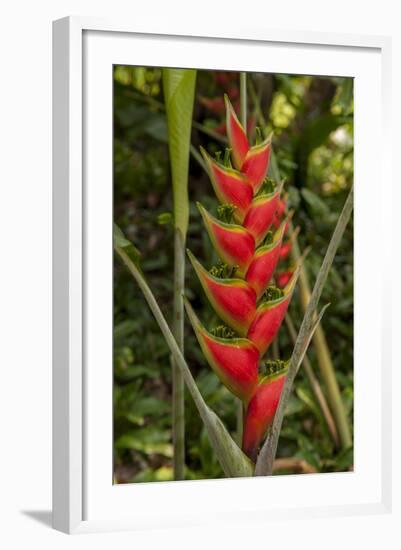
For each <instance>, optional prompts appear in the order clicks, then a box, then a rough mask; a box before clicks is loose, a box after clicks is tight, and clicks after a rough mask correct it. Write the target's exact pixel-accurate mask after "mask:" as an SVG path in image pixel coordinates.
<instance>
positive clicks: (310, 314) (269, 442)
mask: <svg viewBox="0 0 401 550" xmlns="http://www.w3.org/2000/svg"><path fill="white" fill-rule="evenodd" d="M353 191H354V190H353V187H352V188H351V190H350V192H349V194H348V197H347V200H346V201H345V204H344V207H343V210H342V212H341V214H340V217H339V218H338V221H337V225H336V228H335V230H334V233H333V235H332V237H331V240H330V243H329V246H328V248H327V251H326V255H325V257H324V260H323V263H322V265H321V267H320V270H319V273H318V276H317V279H316V282H315V286H314V287H313V291H312V295H311V298H310V301H309V304H308V307H307V308H306V312H305V316H304V318H303V321H302V324H301V328H300V330H299V333H298V337H297V340H296V343H295V346H294V351H293V353H292V356H291V360H290V365H289V368H288V373H287V377H286V381H285V384H284V387H283V391H282V393H281V397H280V403H279V405H278V408H277V411H276V414H275V417H274V420H273V425H272V427H271V430H270V433H269V435H268V437H267V439H266V441H265V443H264V444H263V447H262V449H261V451H260V453H259V456H258V459H257V462H256V467H255V475H256V476H263V475H272V471H273V463H274V459H275V456H276V452H277V445H278V439H279V436H280V431H281V426H282V423H283V418H284V412H285V408H286V406H287V403H288V400H289V398H290V394H291V390H292V385H293V383H294V379H295V376H296V374H297V370H298V367H299V365H300V363H301V361H302V359H301V358H303V355H302V354H305V352H306V349H305V346H306V347H307V345H308V343H309V341H308V339H309V340H310V335H311V334H313V332H312V333H311V327H312V326H313V324H314V323H315V324H316V323H317V322H318V321H319V318H318V320H317V321H316V320H315V319H316V313H315V312H316V307H317V305H318V302H319V300H320V297H321V294H322V291H323V287H324V285H325V283H326V280H327V276H328V274H329V271H330V268H331V266H332V263H333V260H334V256H335V254H336V252H337V249H338V247H339V245H340V242H341V239H342V237H343V235H344V231H345V228H346V226H347V224H348V222H349V219H350V217H351V213H352V210H353V200H354V192H353ZM300 359H301V360H300Z"/></svg>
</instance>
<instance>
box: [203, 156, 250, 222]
mask: <svg viewBox="0 0 401 550" xmlns="http://www.w3.org/2000/svg"><path fill="white" fill-rule="evenodd" d="M201 152H202V154H203V157H204V159H205V161H206V164H207V166H208V170H209V175H210V180H211V182H212V184H213V188H214V192H215V193H216V195H217V198H218V199H219V201H220V202H221V203H222V204H232V205H234V206H235V208H236V210H235V217H236V218H237V219H238V221H239V222H240V223H241V222H242V221H243V219H244V217H245V214H246V213H247V211H248V209H249V205H250V204H251V202H252V197H253V191H252V186H251V185H250V184H249V182H248V180H247V178H246V177H245V176H244V175H243V174H241V172H237V171H236V170H232V169H231V168H227V167H225V166H223V165H222V164H219V163H218V162H216V161H215V160H213V159H212V157H210V156H209V155H208V154H207V153H206V151H205V150H204V149H201Z"/></svg>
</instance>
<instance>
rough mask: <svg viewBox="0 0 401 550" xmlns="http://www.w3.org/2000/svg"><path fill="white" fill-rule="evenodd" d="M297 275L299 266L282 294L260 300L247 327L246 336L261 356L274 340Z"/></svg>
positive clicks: (285, 311)
mask: <svg viewBox="0 0 401 550" xmlns="http://www.w3.org/2000/svg"><path fill="white" fill-rule="evenodd" d="M298 275H299V268H298V269H297V270H296V271H295V272H294V274H293V276H292V278H291V280H290V281H289V283H288V284H287V286H286V287H285V288H284V290H283V291H282V292H283V295H282V296H281V297H280V298H278V299H276V300H269V301H267V302H262V303H261V304H260V305H259V306H258V308H257V310H256V315H255V318H254V320H253V322H252V324H251V326H250V327H249V330H248V333H247V336H246V337H247V338H248V339H249V340H251V341H252V342H253V343H254V344H255V346H256V347H257V348H258V350H259V351H260V355H261V356H262V355H263V354H264V353H265V352H266V350H267V349H268V347H269V346H270V344H271V343H272V341H273V340H274V338H275V336H276V334H277V332H278V330H279V328H280V326H281V323H282V322H283V319H284V317H285V314H286V313H287V309H288V306H289V303H290V301H291V297H292V294H293V291H294V288H295V284H296V282H297V279H298Z"/></svg>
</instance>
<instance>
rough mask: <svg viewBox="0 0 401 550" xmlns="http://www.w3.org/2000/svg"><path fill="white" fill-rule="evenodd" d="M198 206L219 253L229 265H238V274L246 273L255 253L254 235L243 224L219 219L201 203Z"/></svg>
mask: <svg viewBox="0 0 401 550" xmlns="http://www.w3.org/2000/svg"><path fill="white" fill-rule="evenodd" d="M198 208H199V211H200V213H201V215H202V218H203V221H204V223H205V227H206V230H207V232H208V234H209V237H210V240H211V241H212V243H213V246H214V248H215V250H216V252H217V254H218V255H219V256H220V258H221V259H222V260H223V261H224V262H225V263H226V264H227V265H229V266H232V267H234V266H238V270H237V271H236V275H244V274H245V273H246V271H247V269H248V266H249V264H250V263H251V261H252V259H253V257H254V254H255V239H254V238H253V236H252V235H251V234H250V233H249V231H247V230H246V229H244V228H243V227H242V226H241V225H234V224H231V223H224V222H221V221H219V220H218V219H216V218H215V217H214V216H212V215H211V214H209V212H208V211H207V210H205V208H203V206H202V205H201V204H199V203H198Z"/></svg>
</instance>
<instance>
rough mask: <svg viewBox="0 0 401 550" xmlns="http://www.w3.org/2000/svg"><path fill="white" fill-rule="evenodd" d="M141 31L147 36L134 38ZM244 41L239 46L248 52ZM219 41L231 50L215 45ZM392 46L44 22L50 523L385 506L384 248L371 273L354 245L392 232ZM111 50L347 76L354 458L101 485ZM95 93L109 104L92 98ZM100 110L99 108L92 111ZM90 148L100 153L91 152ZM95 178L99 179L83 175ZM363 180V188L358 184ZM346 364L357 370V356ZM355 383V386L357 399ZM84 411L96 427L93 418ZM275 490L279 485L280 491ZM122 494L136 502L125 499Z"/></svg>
mask: <svg viewBox="0 0 401 550" xmlns="http://www.w3.org/2000/svg"><path fill="white" fill-rule="evenodd" d="M140 43H143V44H146V46H147V47H146V48H145V47H143V48H141V47H140V46H139V44H140ZM183 44H185V46H186V47H185V48H183V47H182V46H183ZM161 45H163V47H161ZM251 50H252V57H250V56H249V52H250V51H251ZM267 51H269V52H274V53H275V55H274V59H269V60H268V61H265V62H264V63H263V64H262V61H261V60H262V59H263V54H264V52H267ZM229 52H233V54H235V55H232V56H231V57H230V56H227V53H229ZM390 53H391V42H390V39H389V38H386V37H373V36H352V35H335V34H326V33H322V34H319V33H312V32H304V33H300V32H290V31H285V32H283V31H275V30H269V29H249V30H246V29H245V30H227V29H224V28H222V29H221V30H219V31H215V30H213V29H212V30H204V31H202V32H199V31H197V30H195V29H194V30H191V31H188V30H187V29H186V30H183V29H180V28H173V27H172V26H171V27H170V26H169V28H168V33H167V32H166V31H165V30H163V29H158V28H155V29H146V28H141V26H140V25H134V24H132V25H131V24H130V23H127V22H114V21H103V20H97V19H92V18H82V17H69V18H64V19H61V20H58V21H55V22H54V30H53V243H54V244H53V281H54V285H53V525H54V527H55V528H56V529H59V530H62V531H64V532H67V533H76V532H88V531H99V530H115V529H143V528H147V527H154V518H155V517H159V518H160V519H159V520H158V525H160V526H173V525H175V526H176V525H193V524H200V523H207V522H210V521H213V520H215V521H233V522H234V521H237V520H238V521H239V520H241V521H266V517H267V512H268V513H269V516H270V517H271V518H277V517H280V518H281V517H284V516H285V517H286V518H291V517H309V516H311V515H313V514H317V515H321V514H325V515H350V514H361V513H385V512H387V511H389V510H390V508H391V502H390V499H391V460H390V454H391V453H390V451H391V445H390V443H391V442H390V437H391V436H390V431H389V429H388V426H390V425H391V399H390V395H391V387H390V376H391V374H390V371H391V354H390V345H389V341H388V339H389V338H390V336H389V331H388V330H387V331H386V330H385V319H386V318H388V315H387V314H386V313H387V312H388V309H389V303H390V297H389V295H388V293H387V294H386V296H385V297H384V292H383V289H384V287H385V285H386V284H387V280H386V275H385V273H386V269H385V266H386V265H389V263H388V262H389V254H388V250H387V246H384V249H383V250H382V257H381V268H380V269H379V270H378V271H379V273H378V272H376V274H375V278H374V279H373V277H372V276H371V275H370V274H369V273H367V271H366V269H367V268H368V266H369V257H368V246H367V244H369V246H374V245H375V244H378V243H381V242H383V240H384V235H388V234H389V230H390V228H389V226H388V223H389V222H388V221H387V218H386V216H385V215H384V199H386V201H387V202H388V200H389V197H390V196H391V184H390V181H391V178H390V161H389V158H388V156H387V155H388V152H387V151H388V150H389V147H388V143H387V141H386V140H388V128H389V124H390V102H389V89H390V85H391V83H390ZM300 54H302V55H300ZM223 59H224V65H222V63H223V62H222V60H223ZM155 60H158V61H157V62H156V61H155ZM114 63H118V64H132V65H135V64H136V65H141V66H143V65H158V66H182V67H187V66H188V67H192V66H193V67H196V68H221V69H237V70H238V69H239V68H240V69H242V70H255V71H260V72H262V71H263V69H264V71H265V72H297V73H303V72H305V71H306V72H307V74H330V75H332V74H333V75H334V74H338V75H342V76H353V77H354V78H355V94H356V96H355V102H356V111H355V139H356V143H357V146H356V155H355V193H356V207H355V208H356V220H355V221H356V223H355V227H356V229H355V232H356V233H355V235H356V241H355V247H356V258H355V262H356V263H355V280H356V291H355V292H356V294H355V304H356V305H355V307H356V310H355V313H356V316H355V329H356V331H355V332H356V337H355V338H356V340H355V360H356V366H357V368H356V371H355V375H356V376H355V405H356V407H355V411H356V412H355V439H356V450H355V453H356V455H355V456H356V468H355V472H353V473H349V474H348V473H347V474H317V475H310V476H296V477H295V476H286V477H285V478H284V477H283V478H280V477H274V478H264V479H261V478H258V479H239V480H238V479H237V480H219V481H202V482H183V483H173V484H172V483H169V482H164V483H153V484H141V485H140V486H138V485H135V486H133V485H127V486H113V485H112V475H111V470H110V471H109V466H110V461H111V455H112V442H111V439H110V433H111V428H112V410H111V408H110V404H111V400H110V399H109V397H108V394H107V391H108V387H109V391H110V396H111V383H112V377H111V372H112V366H111V362H110V361H109V360H111V359H110V358H111V355H110V350H111V347H110V338H111V336H110V335H109V336H107V335H108V334H109V328H110V323H111V308H110V305H111V301H110V296H111V294H108V292H109V293H111V286H110V283H111V262H112V253H111V250H112V231H111V225H109V222H110V221H111V215H112V214H111V192H112V189H111V181H112V180H111V174H112V172H111V168H112V166H111V151H112V149H111V133H110V132H111V96H110V90H111V72H110V74H109V78H110V85H108V84H107V81H106V80H105V79H106V78H107V70H109V69H110V68H111V64H114ZM192 63H193V65H191V64H192ZM297 67H298V69H297ZM322 67H325V69H326V70H324V71H323V69H322ZM368 67H369V74H370V75H372V74H373V75H374V76H375V78H374V81H373V82H372V81H371V82H370V83H369V82H368V81H367V77H366V74H367V73H366V72H367V69H368ZM95 81H96V85H97V89H98V90H100V91H99V93H98V94H97V96H96V97H94V96H93V95H91V85H92V83H94V82H95ZM368 88H369V89H368ZM358 100H359V103H358ZM108 102H110V105H109V107H110V108H107V109H106V110H104V107H105V106H107V105H108ZM368 103H369V107H370V113H371V120H370V121H369V124H367V122H366V120H365V117H363V116H361V114H364V113H367V108H368ZM100 111H101V112H102V113H103V114H102V116H101V117H97V115H98V114H99V112H100ZM358 113H359V114H358ZM95 119H96V120H95ZM367 130H369V131H370V130H371V135H372V136H374V138H373V139H372V138H369V135H367V134H366V131H367ZM358 140H359V141H358ZM94 156H96V158H97V159H98V161H97V163H96V164H95V163H94V162H93V158H94ZM373 158H374V159H375V163H374V166H372V165H371V164H370V166H369V170H368V169H367V167H366V166H365V164H366V159H370V162H371V159H373ZM91 159H92V160H91ZM94 178H96V181H97V188H96V193H94V191H95V188H94V186H93V185H91V182H92V181H93V180H94ZM362 179H363V181H364V185H365V182H366V189H365V188H362V187H361V184H360V183H358V182H360V181H361V180H362ZM378 182H380V184H379V183H378ZM374 184H376V187H375V189H376V194H375V196H374V197H372V196H371V193H369V191H372V190H373V189H374V188H373V185H374ZM373 207H374V208H375V209H376V215H377V218H378V219H379V221H380V223H379V227H378V228H377V227H376V228H375V232H374V233H373V231H372V230H371V229H370V228H369V226H368V224H369V219H368V213H369V211H371V209H372V208H373ZM94 228H96V234H97V235H98V240H97V241H96V240H94V233H95V230H94ZM363 235H365V237H364V238H365V239H366V242H365V241H364V238H362V237H363ZM99 243H102V244H101V245H99ZM99 268H103V269H99ZM95 270H97V271H98V272H99V271H101V272H102V273H104V276H103V275H102V276H101V277H99V281H97V282H96V284H95V283H94V282H93V280H92V279H91V273H93V272H94V271H95ZM92 282H93V284H92ZM372 285H373V289H374V290H375V292H376V293H377V294H376V296H379V297H380V299H379V298H376V299H373V300H372V302H371V303H370V304H369V308H370V310H369V309H367V308H368V304H367V303H366V296H367V294H368V293H369V292H372ZM105 289H106V295H107V296H108V297H106V298H105V301H104V303H103V302H102V303H101V304H99V303H98V305H97V308H96V310H95V309H94V297H96V296H99V295H104V291H105ZM107 289H109V290H108V291H107ZM369 313H371V315H372V318H373V320H372V326H369V327H368V326H366V324H367V323H366V317H367V315H369ZM358 323H359V324H358ZM377 334H380V335H381V336H380V338H377ZM94 338H97V339H99V340H100V341H101V342H102V346H100V347H101V349H100V350H98V351H97V352H94V351H93V349H92V348H93V346H92V344H91V342H93V340H94ZM367 338H368V339H369V340H367ZM366 341H369V342H370V344H371V345H370V348H369V350H366V349H364V346H363V342H366ZM103 342H104V347H103ZM107 342H108V343H107ZM95 353H97V355H95ZM99 362H100V363H101V366H100V367H98V368H97V372H96V378H94V377H93V376H92V375H93V365H94V364H95V363H96V364H97V365H99ZM359 363H360V364H362V363H363V364H364V365H365V367H366V368H364V369H360V368H359V367H358V364H359ZM108 369H109V370H108ZM108 376H109V378H107V377H108ZM108 384H109V386H108ZM378 388H379V389H380V391H378ZM362 391H363V396H364V399H360V397H361V395H362V394H361V392H362ZM367 401H369V406H370V409H371V411H370V412H369V411H368V410H367V408H366V402H367ZM366 415H367V416H366ZM369 415H370V416H369ZM362 417H364V418H366V421H369V422H370V431H371V435H372V439H374V440H375V441H379V442H380V444H378V445H377V448H375V449H372V450H371V453H370V456H369V457H364V458H361V456H362V454H363V451H366V449H367V448H368V447H367V446H368V444H369V442H368V441H367V434H366V431H365V430H364V428H363V424H362V423H361V422H360V419H361V418H362ZM94 418H96V419H97V422H99V423H100V424H101V425H102V430H99V429H97V428H96V423H95V422H94ZM358 422H359V423H358ZM103 428H104V429H103ZM108 446H109V447H108ZM107 449H109V451H107ZM358 449H359V450H358ZM107 452H109V454H107ZM358 453H359V454H358ZM106 455H107V456H106ZM95 456H96V457H98V459H97V460H96V461H94V460H93V457H95ZM366 461H367V462H366ZM108 471H109V475H108V474H107V472H108ZM256 483H257V485H256ZM262 491H265V494H269V495H271V501H270V502H266V499H263V498H261V496H263V493H262ZM289 492H290V493H291V492H292V494H291V499H288V495H289ZM212 493H213V495H214V497H213V499H212V502H211V500H210V495H211V494H212ZM280 493H281V494H282V493H285V494H286V497H285V498H281V499H280ZM238 494H242V495H243V496H244V499H243V501H244V502H247V499H246V496H247V495H253V503H252V505H248V506H247V505H244V506H242V507H241V508H238V505H237V504H236V503H238V499H235V498H233V496H234V495H238ZM273 495H274V496H273ZM248 500H249V499H248ZM267 500H268V499H267ZM289 500H290V501H291V505H290V506H289V505H288V501H289ZM189 501H190V502H191V506H189V505H188V502H189ZM135 502H136V503H140V505H137V507H136V508H134V504H135ZM167 503H168V504H169V506H168V507H167V510H166V504H167ZM230 503H231V504H230ZM158 507H159V508H160V513H159V514H158ZM123 510H125V513H123V512H122V511H123ZM134 510H135V511H134ZM162 510H164V511H163V515H162ZM219 510H220V511H221V513H220V512H219ZM222 510H224V512H223V511H222ZM88 511H89V512H88ZM162 517H163V519H161V518H162Z"/></svg>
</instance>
